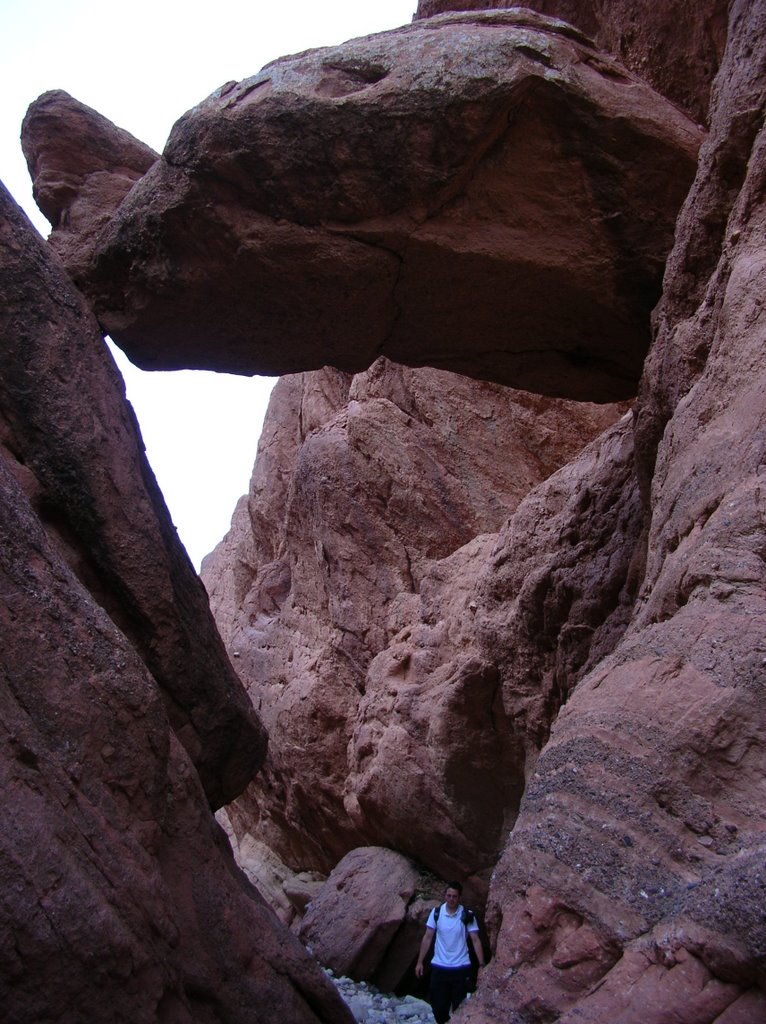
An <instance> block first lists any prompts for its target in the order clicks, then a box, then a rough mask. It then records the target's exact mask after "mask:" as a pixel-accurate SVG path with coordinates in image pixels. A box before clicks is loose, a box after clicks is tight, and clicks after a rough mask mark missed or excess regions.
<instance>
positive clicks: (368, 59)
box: [25, 9, 702, 401]
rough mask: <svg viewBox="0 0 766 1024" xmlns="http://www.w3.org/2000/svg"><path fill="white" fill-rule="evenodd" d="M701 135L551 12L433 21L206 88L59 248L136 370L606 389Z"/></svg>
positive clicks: (639, 332) (655, 284) (665, 243)
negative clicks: (382, 367)
mask: <svg viewBox="0 0 766 1024" xmlns="http://www.w3.org/2000/svg"><path fill="white" fill-rule="evenodd" d="M43 102H45V101H43ZM61 124H62V130H64V129H65V127H66V124H67V118H66V116H64V115H63V114H62V119H61ZM38 125H39V117H38V115H37V113H36V108H35V106H34V105H33V107H32V109H31V111H30V114H29V116H28V118H27V122H26V132H27V135H28V136H29V138H28V140H27V141H26V142H25V145H26V147H27V148H28V150H30V151H34V152H35V153H36V154H37V161H38V164H39V165H40V166H44V165H45V150H46V148H47V147H52V148H53V149H58V148H60V143H58V142H57V141H56V139H55V137H54V138H51V134H50V132H49V130H48V122H47V121H46V134H45V137H44V138H39V137H36V132H37V130H38V127H37V126H38ZM701 137H702V133H701V132H700V130H699V129H698V127H697V126H696V125H695V124H694V123H693V122H691V121H690V120H689V119H688V118H686V117H685V116H684V115H683V114H682V113H681V112H680V111H679V110H678V108H677V107H675V106H673V105H672V104H671V103H669V102H668V101H666V100H664V99H663V98H662V97H661V96H660V95H659V94H658V93H656V92H654V91H653V90H652V89H650V88H649V87H648V86H647V85H646V84H645V83H644V82H642V81H641V80H640V79H639V78H637V77H635V76H634V75H632V74H631V73H630V72H629V71H628V70H627V69H625V68H624V67H623V66H622V65H620V64H618V63H617V62H616V61H615V60H613V59H612V58H610V57H608V56H607V55H606V54H604V53H602V52H600V51H599V50H597V49H595V48H594V47H593V45H592V44H591V43H590V42H589V41H588V40H587V39H586V38H585V37H583V36H582V35H581V34H580V33H579V32H577V31H576V30H575V29H573V28H571V27H570V26H567V25H565V24H564V23H563V22H559V21H555V20H551V19H547V18H545V17H544V16H542V15H539V14H535V13H534V12H531V11H522V10H520V9H513V10H507V11H488V12H476V13H473V14H453V15H443V16H441V17H438V18H434V19H429V20H427V21H420V22H417V23H415V24H414V25H410V26H406V27H405V28H402V29H399V30H396V31H393V32H388V33H383V34H381V35H378V36H371V37H368V38H365V39H359V40H354V41H352V42H349V43H346V44H344V45H342V46H339V47H336V48H333V49H323V50H317V51H311V52H308V53H305V54H301V55H298V56H295V57H290V58H283V59H281V60H279V61H276V62H274V63H273V64H270V65H269V66H268V67H266V68H265V69H264V70H263V71H261V72H260V73H259V74H258V75H255V76H254V77H253V78H249V79H247V80H245V81H243V82H240V83H232V82H230V83H228V84H227V85H225V86H222V87H221V88H220V89H219V90H217V92H215V93H214V94H213V95H212V96H210V97H209V98H208V99H207V100H205V101H204V102H202V103H200V104H199V105H198V106H196V107H195V108H194V109H193V110H191V111H189V112H188V113H187V114H186V115H185V116H184V117H183V118H181V120H180V121H179V122H178V123H177V124H176V125H175V127H174V128H173V131H172V133H171V136H170V138H169V140H168V144H167V146H166V148H165V151H164V153H163V158H162V160H160V161H158V162H157V163H156V164H154V165H153V166H152V168H151V169H150V170H149V171H148V172H147V174H146V175H144V177H143V178H141V179H140V181H139V182H137V183H136V185H135V186H134V187H133V189H132V190H131V191H130V193H129V194H128V196H127V197H126V198H125V200H124V201H123V202H122V204H121V205H120V206H119V207H118V209H117V210H114V209H110V211H109V212H110V216H109V218H108V221H107V223H106V224H105V225H104V227H103V229H102V230H101V232H100V233H99V235H98V237H97V239H96V240H95V242H94V240H93V239H92V238H91V237H90V236H89V237H87V238H85V239H84V241H83V252H82V253H79V254H78V253H76V252H74V251H73V250H72V249H71V244H72V241H73V240H72V238H71V235H70V234H68V236H67V249H68V250H69V251H70V252H72V256H71V259H70V261H69V264H68V265H69V266H70V268H71V269H72V272H73V273H74V274H75V278H76V280H77V283H78V285H79V286H80V287H81V288H82V289H83V290H84V291H85V293H86V294H87V295H88V296H89V298H90V300H91V302H92V303H93V304H94V308H95V309H96V312H97V315H98V317H99V319H100V321H101V322H102V324H103V325H104V326H105V328H106V329H107V330H108V332H109V333H110V334H111V336H112V337H113V338H114V339H115V340H116V341H117V342H118V343H119V344H120V345H121V346H122V347H124V348H125V350H126V351H128V353H129V354H130V355H131V358H132V359H133V360H134V361H136V362H137V363H139V365H142V366H144V367H154V368H159V367H165V368H173V367H178V366H197V367H208V368H213V369H221V370H228V371H234V372H241V373H254V372H268V373H285V372H291V371H295V370H301V369H305V368H319V367H321V366H324V365H327V364H330V365H333V366H335V367H337V368H340V369H342V370H346V371H351V372H357V371H360V370H363V369H365V368H366V367H368V366H369V365H370V364H371V363H372V362H373V361H374V359H375V358H376V357H377V356H378V355H381V354H382V355H386V356H387V357H389V358H390V359H393V360H395V361H397V362H400V363H406V364H409V365H423V364H428V363H431V364H432V365H436V366H439V367H441V368H444V369H450V370H457V371H460V372H464V373H467V374H469V375H471V376H473V377H482V378H485V379H489V380H493V381H496V382H499V383H503V384H510V385H513V386H515V387H523V388H526V389H528V390H532V391H539V392H542V393H546V394H549V395H557V396H565V397H570V398H578V399H586V400H596V401H612V400H615V399H623V398H626V397H629V396H631V395H632V394H634V393H635V388H636V385H637V381H638V378H639V375H640V371H641V366H642V363H643V359H644V356H645V354H646V350H647V347H648V343H649V331H648V315H649V312H650V310H651V308H652V306H653V305H654V304H655V302H656V301H657V299H658V298H659V293H660V284H661V278H662V269H663V265H664V260H665V256H666V254H667V252H668V250H669V248H670V245H671V243H672V236H673V225H674V222H675V218H676V215H677V211H678V208H679V206H680V204H681V202H682V200H683V197H684V195H685V194H686V191H687V189H688V187H689V185H690V183H691V180H692V177H693V174H694V166H695V160H696V153H697V149H698V146H699V143H700V140H701ZM87 201H90V199H89V200H87ZM79 202H80V200H78V203H79ZM85 202H86V200H85V199H83V200H82V204H84V203H85ZM93 219H95V218H93ZM63 230H67V229H66V228H64V229H63ZM83 264H87V265H86V266H83ZM349 282H353V286H352V287H350V286H349Z"/></svg>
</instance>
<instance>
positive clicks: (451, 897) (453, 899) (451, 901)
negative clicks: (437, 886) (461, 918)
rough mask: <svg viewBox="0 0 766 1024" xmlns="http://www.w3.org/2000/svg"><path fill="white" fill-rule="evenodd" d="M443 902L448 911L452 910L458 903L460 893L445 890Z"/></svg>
mask: <svg viewBox="0 0 766 1024" xmlns="http://www.w3.org/2000/svg"><path fill="white" fill-rule="evenodd" d="M444 900H445V902H446V904H447V906H448V907H449V909H450V910H454V909H455V907H456V906H457V905H458V903H459V902H460V893H459V892H458V891H457V889H447V891H446V892H445V894H444Z"/></svg>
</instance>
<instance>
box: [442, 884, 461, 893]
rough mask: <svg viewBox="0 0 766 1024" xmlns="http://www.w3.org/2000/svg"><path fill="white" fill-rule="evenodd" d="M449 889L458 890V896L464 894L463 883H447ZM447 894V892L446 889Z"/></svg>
mask: <svg viewBox="0 0 766 1024" xmlns="http://www.w3.org/2000/svg"><path fill="white" fill-rule="evenodd" d="M447 889H457V891H458V896H459V895H461V893H462V892H463V883H462V882H447ZM445 892H446V889H445Z"/></svg>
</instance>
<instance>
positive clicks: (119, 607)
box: [0, 188, 265, 807]
mask: <svg viewBox="0 0 766 1024" xmlns="http://www.w3.org/2000/svg"><path fill="white" fill-rule="evenodd" d="M0 242H2V248H0V266H1V267H2V272H3V274H2V286H0V287H1V290H2V300H3V301H2V306H1V307H0V321H1V322H2V332H3V344H2V347H1V348H0V371H1V372H0V443H1V444H2V448H3V449H4V450H5V452H6V453H7V454H8V455H9V456H10V457H11V459H12V461H13V462H14V463H15V464H16V465H17V466H18V467H19V468H18V472H19V475H20V478H21V480H22V482H23V483H24V486H25V488H26V490H27V492H28V493H29V495H30V497H31V500H32V501H33V503H34V506H35V509H36V511H37V513H38V515H39V516H40V518H41V520H42V521H43V522H44V524H45V526H46V528H47V529H48V531H49V533H50V534H51V536H52V537H53V538H55V541H56V543H57V544H58V545H59V548H60V550H61V551H62V552H63V553H64V555H65V557H66V558H67V560H68V561H69V563H70V565H71V566H72V567H73V569H74V570H75V572H76V573H77V575H78V577H79V578H80V579H81V581H82V582H83V583H84V584H85V586H86V587H88V588H89V589H90V591H91V593H92V594H93V595H94V597H95V599H96V601H98V602H99V604H101V605H102V607H104V608H105V609H106V610H107V611H108V613H109V614H110V615H112V617H113V618H114V620H115V622H116V623H117V625H118V626H119V627H120V628H121V629H122V630H123V631H124V632H125V633H126V634H127V635H128V636H129V637H130V639H131V640H132V641H133V643H134V644H135V645H136V648H137V650H138V651H139V653H140V654H141V656H142V657H143V658H144V660H145V662H146V665H147V667H148V668H149V670H150V671H151V672H152V673H153V674H154V676H155V678H156V680H157V682H158V684H159V686H160V687H161V689H162V692H163V693H164V695H165V698H166V701H167V707H168V712H169V714H170V717H171V720H172V722H173V725H174V728H175V729H176V731H177V734H178V736H179V739H180V740H181V742H182V743H183V744H184V746H185V747H186V750H187V752H188V753H189V755H190V756H191V758H192V760H193V761H194V763H195V765H196V767H197V769H198V771H199V773H200V776H201V778H202V780H203V785H204V786H205V789H206V791H207V793H208V795H209V798H210V801H211V804H212V805H213V806H216V807H217V806H220V805H221V804H222V803H225V802H227V801H229V800H231V799H232V798H233V797H234V796H236V795H237V794H238V793H239V792H241V791H242V789H243V788H244V786H245V785H247V783H248V782H249V780H250V779H251V778H252V776H253V774H254V772H255V770H256V768H257V766H258V764H259V763H260V762H261V761H262V759H263V755H264V751H265V735H264V732H263V729H262V727H261V725H260V723H259V722H258V719H257V717H256V715H255V713H254V712H253V709H252V706H251V705H250V702H249V700H248V699H247V697H246V695H245V693H244V690H243V688H242V684H241V683H240V681H239V679H238V678H237V676H236V674H235V672H234V670H233V669H232V667H231V663H230V661H229V659H228V657H227V655H226V652H225V650H224V648H223V645H222V643H221V641H220V638H219V636H218V633H217V630H216V627H215V624H214V622H213V620H212V617H211V615H210V609H209V607H208V604H207V597H206V594H205V590H204V588H203V587H202V586H201V584H200V581H199V579H198V578H197V576H196V574H195V572H194V569H193V567H192V565H191V563H190V561H189V559H188V557H187V555H186V552H185V551H184V549H183V546H182V545H181V543H180V541H179V539H178V536H177V535H176V532H175V529H174V527H173V524H172V523H171V521H170V516H169V514H168V511H167V508H166V507H165V503H164V501H163V498H162V495H161V494H160V491H159V488H158V487H157V483H156V481H155V479H154V475H153V473H152V471H151V469H150V467H149V464H148V462H147V460H146V457H145V455H144V451H143V443H142V441H141V437H140V433H139V431H138V428H137V426H136V422H135V418H134V416H133V412H132V410H131V408H130V406H129V405H128V404H127V402H126V401H125V389H124V384H123V382H122V380H121V378H120V376H119V373H118V372H117V370H116V368H115V366H114V362H113V360H112V358H111V356H110V355H109V352H108V351H107V349H106V347H105V345H104V342H103V339H102V337H101V334H100V332H99V330H98V327H97V325H96V323H95V321H94V319H93V316H92V314H91V312H90V311H89V309H88V308H87V305H86V304H85V302H84V301H83V299H82V296H80V295H79V294H78V292H77V291H76V290H75V289H74V288H73V287H72V284H71V282H70V281H69V279H68V278H67V276H66V274H65V273H64V272H63V270H62V268H61V266H60V264H59V263H58V262H57V261H56V260H55V259H54V258H52V256H51V254H50V253H49V252H48V251H47V250H46V248H45V246H44V244H43V243H42V241H41V240H40V238H39V236H38V235H37V233H36V232H35V231H34V230H33V229H32V228H31V226H30V225H29V223H28V221H27V220H26V218H25V217H24V215H23V214H22V212H21V211H20V210H19V209H18V207H17V206H16V204H15V203H14V202H13V200H12V199H11V198H10V196H9V195H8V193H7V192H6V191H5V190H4V189H1V188H0Z"/></svg>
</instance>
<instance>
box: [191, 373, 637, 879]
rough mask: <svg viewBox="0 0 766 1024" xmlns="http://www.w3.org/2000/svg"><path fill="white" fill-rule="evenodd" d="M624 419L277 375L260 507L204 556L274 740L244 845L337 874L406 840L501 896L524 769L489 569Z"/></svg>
mask: <svg viewBox="0 0 766 1024" xmlns="http://www.w3.org/2000/svg"><path fill="white" fill-rule="evenodd" d="M620 411H621V410H620V409H615V408H613V407H601V406H593V405H591V406H583V405H581V404H578V403H567V402H561V401H556V400H553V399H547V398H542V397H539V396H533V395H528V394H525V393H522V392H513V391H510V390H508V389H506V388H503V387H500V386H498V385H492V384H481V383H478V382H475V381H471V380H468V379H467V378H463V377H458V376H456V375H454V374H450V373H446V372H444V371H437V370H411V369H406V368H404V367H400V366H396V365H394V364H392V363H389V362H387V361H386V360H379V361H378V362H377V363H376V364H375V365H374V366H373V367H372V369H371V370H370V371H368V372H367V373H365V374H360V375H357V376H356V377H353V378H352V377H350V376H348V375H345V374H342V373H339V372H338V371H330V370H325V371H318V372H315V373H311V374H305V375H299V376H295V377H286V378H283V379H282V380H281V381H280V382H279V383H278V384H277V386H276V387H275V389H274V395H273V398H272V404H271V407H270V409H269V413H268V415H267V417H266V423H265V426H264V433H263V436H262V439H261V443H260V446H259V452H258V458H257V460H256V466H255V471H254V474H253V480H252V483H251V490H250V497H249V501H248V502H247V503H242V504H241V505H240V507H239V509H238V513H237V515H236V516H235V518H234V523H233V527H232V531H231V533H230V535H229V536H228V537H227V538H226V539H225V540H224V542H223V543H222V544H221V546H220V547H219V549H217V550H216V552H215V553H214V554H213V555H211V556H209V557H208V558H207V559H206V560H205V562H204V564H203V579H204V580H205V583H206V585H207V588H208V590H209V593H210V600H211V606H212V607H213V608H214V610H215V613H216V616H217V619H218V622H219V624H220V627H221V630H222V633H223V636H224V639H225V641H226V643H227V646H228V649H229V650H230V651H231V652H232V654H233V655H234V660H235V662H236V664H237V666H238V670H239V672H240V675H241V677H242V679H243V681H244V682H245V684H246V686H247V687H248V690H249V693H250V695H251V698H252V700H253V703H254V704H255V706H256V707H257V708H258V711H259V714H260V715H261V717H262V719H263V721H264V724H265V725H266V727H267V729H268V731H269V749H270V754H269V756H268V758H267V761H266V764H265V765H264V768H263V770H262V771H261V773H260V774H259V777H258V779H257V780H256V781H254V783H253V784H252V785H251V786H250V787H249V788H248V790H247V792H246V794H244V796H243V797H242V798H241V799H240V800H238V801H237V802H236V804H235V805H234V806H232V807H229V809H228V813H229V816H230V818H231V822H232V826H233V829H234V832H235V834H236V835H237V836H238V839H239V841H240V842H245V841H249V840H247V839H246V837H247V834H248V833H251V834H252V835H253V836H254V837H255V838H257V839H258V840H259V841H262V842H265V843H266V844H267V845H268V846H269V847H270V848H271V849H272V850H274V851H275V852H276V853H277V854H278V855H279V856H280V857H281V858H282V859H283V860H284V861H285V862H286V864H287V865H288V866H289V867H290V868H292V870H294V871H299V870H305V869H311V870H318V871H321V872H324V873H327V872H328V871H329V870H331V868H332V867H333V866H334V865H335V863H336V862H337V861H338V860H339V859H340V858H341V857H343V856H344V855H345V854H346V853H347V852H348V851H349V850H352V849H353V848H355V847H358V846H368V845H384V846H394V847H395V848H396V849H398V850H400V851H402V852H404V853H406V854H408V855H409V856H411V857H414V858H416V859H417V860H418V861H419V862H420V863H421V864H424V865H426V866H427V867H428V868H429V869H431V870H432V871H435V872H436V873H437V874H440V875H441V877H443V878H450V877H453V876H454V875H463V874H464V873H465V870H466V865H471V866H472V873H476V874H477V875H480V876H482V877H483V881H481V880H480V879H477V883H476V884H477V885H478V886H479V888H480V889H481V890H482V891H483V890H485V889H486V876H487V875H488V873H489V871H490V869H491V867H492V865H493V863H494V861H495V857H496V854H497V850H498V842H499V839H500V836H501V833H502V827H503V824H504V821H505V820H506V818H508V817H509V816H512V815H513V813H514V809H515V807H516V806H517V804H518V796H519V794H520V792H521V789H522V787H523V770H524V758H523V757H520V756H518V755H517V752H516V744H517V742H518V739H517V737H511V736H509V735H507V732H508V727H507V724H506V725H505V726H503V724H502V722H503V712H502V709H500V708H499V706H498V704H497V701H498V677H497V674H496V672H494V671H493V670H492V669H491V668H489V667H488V666H487V665H486V664H485V663H484V662H483V661H482V659H481V658H480V657H479V656H478V654H477V652H476V645H475V612H474V611H472V610H471V608H470V602H471V599H472V597H473V590H474V586H475V582H476V577H477V574H480V573H481V572H482V571H483V567H484V560H485V559H486V557H487V552H488V551H489V549H490V548H491V546H492V536H491V534H492V533H493V532H494V531H496V530H497V529H498V528H499V527H500V526H501V525H502V523H503V522H504V520H505V519H506V518H507V516H508V514H509V512H510V511H512V510H513V508H515V507H516V505H518V503H519V501H520V500H521V499H522V498H523V497H524V496H525V495H526V494H527V492H528V491H529V490H530V489H531V488H532V487H533V486H534V484H536V483H538V482H540V481H541V480H544V479H545V478H546V477H548V476H549V475H550V474H551V473H552V472H553V471H554V470H555V469H556V468H558V467H559V466H560V465H562V464H563V463H566V462H567V461H569V459H571V458H572V457H573V456H574V455H575V454H576V453H577V451H578V450H579V448H581V447H582V445H583V444H585V443H586V441H588V440H589V439H590V438H592V437H593V436H594V435H596V434H597V433H599V432H600V431H601V430H603V429H604V428H605V427H606V426H608V425H609V424H610V423H611V422H613V421H614V419H615V417H616V416H618V415H619V413H620ZM499 444H500V445H501V446H502V448H501V450H502V452H503V457H502V458H498V450H499V449H498V445H499ZM605 600H608V599H605ZM495 715H499V716H500V718H499V719H498V721H496V722H493V717H494V716H495ZM452 734H462V736H463V739H462V742H460V743H455V742H452V741H451V740H449V739H448V737H450V735H452ZM498 764H503V765H504V766H505V770H504V771H501V772H498ZM256 823H257V824H256Z"/></svg>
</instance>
